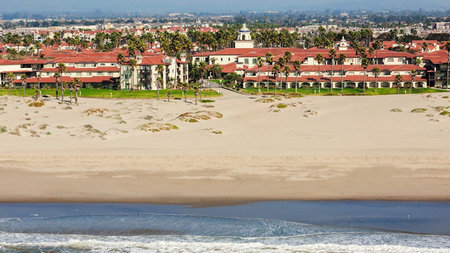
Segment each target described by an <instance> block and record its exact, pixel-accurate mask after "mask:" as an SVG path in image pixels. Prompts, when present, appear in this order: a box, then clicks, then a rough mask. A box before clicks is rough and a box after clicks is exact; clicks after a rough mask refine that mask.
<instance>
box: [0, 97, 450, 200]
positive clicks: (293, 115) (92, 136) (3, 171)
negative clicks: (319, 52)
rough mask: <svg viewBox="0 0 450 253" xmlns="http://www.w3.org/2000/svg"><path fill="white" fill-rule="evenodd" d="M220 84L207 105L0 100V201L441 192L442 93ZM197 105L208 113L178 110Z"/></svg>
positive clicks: (446, 171) (446, 158) (448, 161)
mask: <svg viewBox="0 0 450 253" xmlns="http://www.w3.org/2000/svg"><path fill="white" fill-rule="evenodd" d="M221 91H222V92H223V93H224V96H223V97H220V98H215V99H214V100H215V102H214V103H208V104H199V105H194V104H193V103H185V102H184V101H180V100H178V101H170V102H167V101H165V100H160V101H156V100H106V99H87V98H81V99H80V105H78V106H75V105H72V106H70V109H69V106H68V105H62V104H58V103H57V102H56V101H55V100H53V101H49V102H46V104H45V105H44V106H43V107H40V108H34V107H29V106H28V102H27V101H29V99H24V98H18V97H8V96H3V97H0V143H1V145H0V201H3V202H28V201H66V202H153V203H180V204H216V203H217V204H225V203H238V202H246V201H258V200H331V199H333V200H334V199H378V200H437V201H449V200H450V117H449V116H444V115H440V112H439V111H438V110H436V109H435V108H434V107H437V106H444V107H447V106H449V105H450V99H449V98H448V94H431V95H428V94H421V95H398V96H397V95H391V96H370V97H326V96H325V97H323V96H322V97H318V96H309V97H302V98H291V99H284V98H281V100H276V99H275V101H274V102H271V103H261V101H259V102H258V101H257V100H258V99H259V97H256V96H255V97H252V96H244V95H239V94H235V93H232V92H229V91H226V90H221ZM279 103H283V104H286V105H287V107H286V108H278V107H277V106H276V105H277V104H279ZM274 105H275V106H274ZM211 106H213V107H211ZM208 107H209V108H208ZM394 108H398V109H401V110H402V111H401V112H391V109H394ZM415 108H426V109H427V111H426V112H424V113H412V112H411V110H413V109H415ZM94 109H101V110H94ZM441 110H442V109H441ZM199 111H206V112H202V113H201V115H207V116H208V115H209V116H211V119H209V120H202V119H199V120H198V122H189V121H195V120H189V119H186V118H184V119H183V120H182V119H180V118H178V116H179V115H181V114H184V113H187V112H194V116H195V112H199ZM216 112H217V113H216ZM198 115H200V114H198ZM222 115H223V116H222ZM149 123H150V124H149ZM144 124H148V125H146V127H145V129H147V130H151V129H157V128H167V129H169V130H162V131H160V132H152V131H141V128H142V125H144ZM174 126H176V127H174ZM2 128H3V129H4V130H6V132H4V133H1V129H2ZM174 128H178V129H174ZM4 130H3V131H4Z"/></svg>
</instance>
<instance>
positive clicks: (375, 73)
mask: <svg viewBox="0 0 450 253" xmlns="http://www.w3.org/2000/svg"><path fill="white" fill-rule="evenodd" d="M372 73H373V75H374V76H375V94H376V93H377V88H378V76H379V75H380V73H381V70H380V69H379V68H378V67H375V68H373V69H372Z"/></svg>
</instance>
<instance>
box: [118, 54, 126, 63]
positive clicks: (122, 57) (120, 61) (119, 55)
mask: <svg viewBox="0 0 450 253" xmlns="http://www.w3.org/2000/svg"><path fill="white" fill-rule="evenodd" d="M117 63H118V64H120V65H122V64H124V63H125V56H124V55H123V54H122V53H120V54H118V55H117Z"/></svg>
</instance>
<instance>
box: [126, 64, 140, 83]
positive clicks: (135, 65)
mask: <svg viewBox="0 0 450 253" xmlns="http://www.w3.org/2000/svg"><path fill="white" fill-rule="evenodd" d="M127 64H128V66H130V71H131V75H130V77H131V82H130V86H131V87H130V89H132V90H134V71H135V70H136V68H137V66H138V64H137V60H136V59H130V60H129V61H128V63H127Z"/></svg>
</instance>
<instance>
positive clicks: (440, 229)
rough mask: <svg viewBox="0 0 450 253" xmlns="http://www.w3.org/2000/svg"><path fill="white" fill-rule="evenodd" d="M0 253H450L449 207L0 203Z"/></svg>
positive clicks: (305, 203) (426, 204) (350, 203)
mask: <svg viewBox="0 0 450 253" xmlns="http://www.w3.org/2000/svg"><path fill="white" fill-rule="evenodd" d="M0 252H77V253H78V252H327V253H328V252H450V203H446V202H444V203H434V202H397V201H392V202H379V201H274V202H258V203H249V204H242V205H236V206H223V207H203V208H196V207H191V206H180V205H152V204H64V203H35V204H0Z"/></svg>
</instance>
